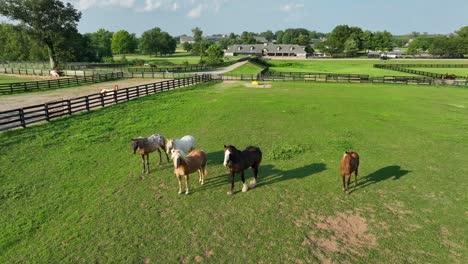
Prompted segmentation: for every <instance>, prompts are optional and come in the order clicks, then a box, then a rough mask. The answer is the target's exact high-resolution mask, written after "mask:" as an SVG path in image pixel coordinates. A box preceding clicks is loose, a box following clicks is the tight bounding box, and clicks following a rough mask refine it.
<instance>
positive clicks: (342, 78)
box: [213, 72, 468, 86]
mask: <svg viewBox="0 0 468 264" xmlns="http://www.w3.org/2000/svg"><path fill="white" fill-rule="evenodd" d="M213 79H216V80H224V81H229V80H235V81H236V80H238V81H288V82H334V83H337V82H338V83H382V84H419V85H452V86H468V80H463V81H455V80H437V79H432V78H426V77H413V76H381V77H373V76H369V75H359V74H333V73H290V72H267V73H266V74H251V75H249V74H239V75H229V76H228V75H213Z"/></svg>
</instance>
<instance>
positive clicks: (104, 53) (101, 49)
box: [86, 28, 113, 60]
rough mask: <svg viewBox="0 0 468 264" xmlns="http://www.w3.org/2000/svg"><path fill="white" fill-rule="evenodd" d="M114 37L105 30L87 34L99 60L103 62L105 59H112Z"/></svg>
mask: <svg viewBox="0 0 468 264" xmlns="http://www.w3.org/2000/svg"><path fill="white" fill-rule="evenodd" d="M112 35H113V33H112V32H110V31H107V30H105V29H103V28H101V29H99V30H98V31H96V32H94V33H89V34H86V36H88V37H89V39H90V44H91V47H92V49H93V52H94V53H95V54H96V57H97V58H98V60H102V58H104V57H112Z"/></svg>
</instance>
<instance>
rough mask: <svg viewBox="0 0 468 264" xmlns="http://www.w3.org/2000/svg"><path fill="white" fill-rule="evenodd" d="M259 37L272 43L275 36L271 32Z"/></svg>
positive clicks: (268, 31) (263, 33)
mask: <svg viewBox="0 0 468 264" xmlns="http://www.w3.org/2000/svg"><path fill="white" fill-rule="evenodd" d="M260 37H264V38H266V40H268V41H272V40H273V39H274V38H275V34H273V32H272V31H271V30H267V31H265V32H262V33H260Z"/></svg>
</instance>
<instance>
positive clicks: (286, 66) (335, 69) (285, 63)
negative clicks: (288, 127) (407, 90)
mask: <svg viewBox="0 0 468 264" xmlns="http://www.w3.org/2000/svg"><path fill="white" fill-rule="evenodd" d="M269 63H270V64H271V65H272V67H270V71H276V72H323V73H343V74H345V73H349V74H367V75H370V76H411V74H409V73H403V72H398V71H391V70H384V69H377V68H374V67H373V65H374V64H381V63H385V64H399V63H400V64H444V63H445V64H448V63H450V64H458V63H466V64H468V60H390V61H386V62H383V61H380V60H352V59H343V60H340V59H330V60H317V59H311V60H270V61H269Z"/></svg>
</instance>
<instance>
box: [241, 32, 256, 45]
mask: <svg viewBox="0 0 468 264" xmlns="http://www.w3.org/2000/svg"><path fill="white" fill-rule="evenodd" d="M254 36H255V35H254V33H252V32H247V31H244V32H242V34H241V43H242V44H256V43H257V40H255V38H254Z"/></svg>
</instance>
